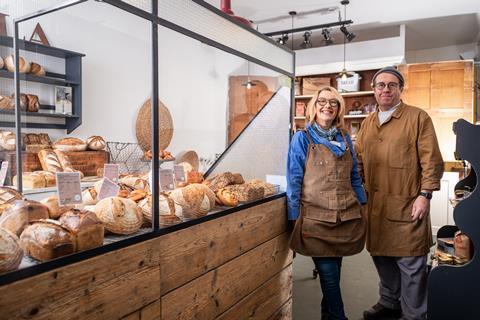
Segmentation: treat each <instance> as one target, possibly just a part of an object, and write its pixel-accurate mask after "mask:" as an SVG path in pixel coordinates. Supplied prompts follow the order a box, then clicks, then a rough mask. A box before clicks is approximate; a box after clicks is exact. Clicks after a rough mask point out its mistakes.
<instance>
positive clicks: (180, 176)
mask: <svg viewBox="0 0 480 320" xmlns="http://www.w3.org/2000/svg"><path fill="white" fill-rule="evenodd" d="M173 172H175V180H176V182H177V183H179V182H185V181H187V179H186V178H185V168H184V167H183V166H182V165H181V164H176V165H174V166H173Z"/></svg>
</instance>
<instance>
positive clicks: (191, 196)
mask: <svg viewBox="0 0 480 320" xmlns="http://www.w3.org/2000/svg"><path fill="white" fill-rule="evenodd" d="M169 197H170V199H172V200H173V201H174V202H175V203H176V204H177V205H179V206H181V207H182V215H183V217H185V218H195V217H200V216H203V215H206V214H207V213H208V212H209V211H210V210H211V209H213V207H214V206H215V194H214V193H213V192H212V190H210V189H209V188H208V187H207V186H205V185H203V184H198V183H194V184H190V185H188V186H186V187H183V188H179V189H175V190H173V191H172V192H171V193H170V196H169Z"/></svg>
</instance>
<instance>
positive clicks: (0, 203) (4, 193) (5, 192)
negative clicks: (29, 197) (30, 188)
mask: <svg viewBox="0 0 480 320" xmlns="http://www.w3.org/2000/svg"><path fill="white" fill-rule="evenodd" d="M22 199H23V196H22V194H21V193H20V192H18V191H17V190H15V189H13V188H9V187H0V215H2V213H3V212H4V211H5V210H7V209H8V208H10V207H11V206H12V204H13V203H14V202H15V200H22Z"/></svg>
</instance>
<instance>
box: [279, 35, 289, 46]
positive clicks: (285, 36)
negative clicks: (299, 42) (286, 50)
mask: <svg viewBox="0 0 480 320" xmlns="http://www.w3.org/2000/svg"><path fill="white" fill-rule="evenodd" d="M287 41H288V34H286V33H284V34H282V36H281V37H279V38H277V42H278V43H280V44H283V45H284V44H285V43H287Z"/></svg>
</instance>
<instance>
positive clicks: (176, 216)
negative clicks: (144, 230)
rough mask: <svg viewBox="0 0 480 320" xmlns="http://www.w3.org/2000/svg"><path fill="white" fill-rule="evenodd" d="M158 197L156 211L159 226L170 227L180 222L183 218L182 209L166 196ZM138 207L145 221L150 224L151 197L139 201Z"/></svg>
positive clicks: (160, 195)
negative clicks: (158, 214)
mask: <svg viewBox="0 0 480 320" xmlns="http://www.w3.org/2000/svg"><path fill="white" fill-rule="evenodd" d="M158 197H159V198H158V209H159V212H160V218H159V224H160V225H161V226H170V225H173V224H176V223H179V222H181V218H182V217H183V209H182V207H181V206H179V205H178V204H176V203H175V202H174V201H173V200H172V199H170V198H169V197H168V195H166V194H159V195H158ZM138 206H139V207H140V209H142V213H143V217H144V218H145V220H147V221H149V222H152V195H148V196H147V197H146V198H145V199H143V200H141V201H140V202H139V204H138Z"/></svg>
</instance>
